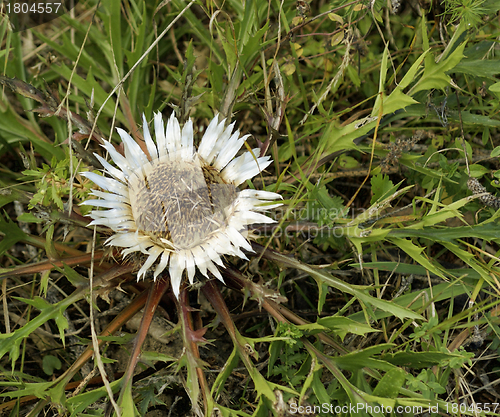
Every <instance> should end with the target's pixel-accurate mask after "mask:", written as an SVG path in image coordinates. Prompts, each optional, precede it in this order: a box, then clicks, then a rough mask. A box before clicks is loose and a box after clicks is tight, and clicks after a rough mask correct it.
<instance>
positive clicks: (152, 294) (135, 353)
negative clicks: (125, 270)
mask: <svg viewBox="0 0 500 417" xmlns="http://www.w3.org/2000/svg"><path fill="white" fill-rule="evenodd" d="M169 286H170V280H169V279H165V278H164V277H162V278H160V279H159V280H157V281H155V282H154V283H153V285H151V287H150V288H149V294H148V300H147V301H146V306H145V307H144V314H143V315H142V320H141V325H140V327H139V330H138V332H137V336H136V338H135V340H134V348H133V350H132V354H131V355H130V359H129V362H128V365H127V370H126V372H125V376H124V378H123V385H122V390H121V393H120V397H122V395H123V393H124V392H125V390H126V387H127V386H128V385H129V383H131V381H132V377H133V376H134V370H135V367H136V366H137V362H138V361H139V356H140V354H141V348H142V345H143V343H144V340H145V339H146V336H147V334H148V331H149V326H150V325H151V321H152V320H153V316H154V313H155V311H156V307H158V304H159V303H160V300H161V298H162V297H163V294H165V291H167V289H168V287H169ZM118 402H120V401H118Z"/></svg>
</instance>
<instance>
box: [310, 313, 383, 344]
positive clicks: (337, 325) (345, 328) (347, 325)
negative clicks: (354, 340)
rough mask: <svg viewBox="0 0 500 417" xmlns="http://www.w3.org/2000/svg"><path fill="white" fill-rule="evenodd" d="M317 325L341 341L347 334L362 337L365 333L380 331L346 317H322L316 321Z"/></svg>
mask: <svg viewBox="0 0 500 417" xmlns="http://www.w3.org/2000/svg"><path fill="white" fill-rule="evenodd" d="M317 323H318V324H320V325H321V326H325V327H327V328H328V329H330V330H331V331H332V332H333V333H335V334H336V335H338V336H339V337H340V338H341V339H342V340H343V339H344V338H345V336H346V335H347V334H348V333H352V334H357V335H360V336H364V335H365V334H367V333H372V332H379V331H380V330H377V329H373V328H372V327H370V325H368V324H365V323H360V322H357V321H354V320H351V319H349V318H347V317H341V316H331V317H322V318H320V319H318V321H317Z"/></svg>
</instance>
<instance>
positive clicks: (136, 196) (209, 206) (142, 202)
mask: <svg viewBox="0 0 500 417" xmlns="http://www.w3.org/2000/svg"><path fill="white" fill-rule="evenodd" d="M129 186H130V204H131V208H132V213H133V216H134V220H135V223H136V225H137V229H138V230H139V231H141V232H143V233H144V234H146V235H148V236H149V237H150V238H151V239H152V241H153V242H154V243H156V244H159V245H160V246H162V247H166V248H169V247H170V248H173V247H175V248H179V249H189V248H192V247H194V246H196V245H198V244H200V243H203V242H204V241H206V240H207V239H208V238H209V237H210V236H211V234H212V233H214V232H216V231H218V230H221V229H223V228H224V227H225V226H226V225H227V223H228V215H230V214H229V213H228V210H227V208H228V207H230V206H231V205H232V204H233V202H234V201H235V200H236V198H237V188H236V187H235V186H234V185H232V184H227V183H225V182H224V181H223V179H222V177H221V176H220V174H219V172H218V171H217V170H215V169H211V168H210V167H202V166H200V163H199V162H198V159H197V158H195V159H194V160H193V161H185V160H184V161H182V160H175V161H170V160H163V161H162V160H156V161H153V162H152V163H150V164H148V166H146V167H142V169H140V170H138V171H137V172H136V175H135V176H134V178H133V179H131V180H130V181H129Z"/></svg>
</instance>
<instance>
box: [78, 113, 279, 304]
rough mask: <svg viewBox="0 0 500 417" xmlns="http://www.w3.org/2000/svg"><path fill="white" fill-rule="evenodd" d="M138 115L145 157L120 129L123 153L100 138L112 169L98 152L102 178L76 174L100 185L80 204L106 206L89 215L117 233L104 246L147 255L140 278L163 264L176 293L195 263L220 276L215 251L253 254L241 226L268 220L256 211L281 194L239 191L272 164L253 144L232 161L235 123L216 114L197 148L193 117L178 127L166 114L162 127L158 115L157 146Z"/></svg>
mask: <svg viewBox="0 0 500 417" xmlns="http://www.w3.org/2000/svg"><path fill="white" fill-rule="evenodd" d="M143 120H144V140H145V144H146V148H147V150H148V153H149V158H148V156H147V155H146V154H145V153H144V152H143V151H142V149H141V147H140V146H139V145H138V144H137V143H136V142H135V141H134V140H133V139H132V137H130V135H129V134H128V133H127V132H125V131H124V130H122V129H118V133H119V135H120V137H121V139H122V141H123V147H124V150H125V156H122V155H121V154H120V153H119V152H118V151H117V150H116V149H115V147H114V146H113V145H112V144H111V143H110V142H106V141H105V142H104V145H103V146H104V148H105V149H106V150H107V151H108V152H109V155H110V156H111V158H112V160H113V161H114V163H115V164H116V167H114V166H113V165H111V164H109V163H108V162H107V161H106V160H105V159H104V158H102V157H100V156H99V155H96V157H97V158H98V159H99V161H100V162H101V164H102V166H103V167H104V172H105V176H101V175H98V174H96V173H92V172H83V173H82V175H83V176H85V177H87V178H88V179H90V180H91V181H93V182H94V183H95V184H96V185H98V186H99V187H100V188H101V189H102V190H104V191H100V190H92V195H94V196H96V197H98V198H99V199H95V200H87V201H85V202H84V203H83V204H86V205H91V206H94V207H99V208H104V209H105V210H93V211H92V212H91V214H90V215H91V217H92V218H93V219H94V220H93V221H92V222H91V223H90V225H100V226H107V227H109V228H111V229H112V230H113V231H114V232H115V234H114V235H112V236H111V237H110V238H109V239H108V240H107V241H106V244H108V245H111V246H117V247H120V248H124V249H123V251H122V254H123V256H126V255H128V254H131V253H133V252H141V253H143V254H145V255H147V258H146V260H145V262H144V264H143V265H142V266H141V268H140V269H139V272H138V274H137V278H138V279H140V278H141V277H143V276H144V274H145V273H146V272H147V271H148V270H149V269H150V268H154V274H153V276H154V279H156V278H157V277H158V275H159V274H160V273H162V272H163V271H164V270H165V269H168V271H169V274H170V279H171V283H172V288H173V291H174V294H175V295H176V296H178V295H179V290H180V285H181V280H182V275H183V273H184V271H186V272H187V277H188V280H189V282H190V283H191V284H192V283H193V279H194V276H195V269H196V268H198V269H199V270H200V272H201V273H202V274H203V275H205V276H206V277H209V275H208V272H207V271H210V272H211V273H212V274H213V275H214V276H215V277H217V278H218V279H220V280H221V281H223V279H222V276H221V273H220V271H219V269H218V268H217V266H216V265H219V266H221V267H224V265H223V263H222V260H221V255H233V256H239V257H240V258H243V259H247V258H246V256H245V254H244V253H243V252H242V250H241V249H245V250H247V251H252V247H251V245H250V244H249V242H248V240H247V237H248V233H247V226H248V225H250V224H254V223H273V222H274V220H272V219H271V218H269V217H267V216H266V215H264V214H262V213H263V212H265V211H266V210H268V209H272V208H275V207H278V206H280V205H281V203H272V204H269V202H271V201H273V200H277V199H280V198H281V197H280V195H279V194H276V193H272V192H269V191H256V190H251V189H247V190H243V191H240V190H239V189H238V188H237V187H238V185H240V184H241V183H243V182H244V181H246V180H248V179H250V178H252V177H254V176H255V175H257V174H259V173H260V172H261V171H262V170H263V169H265V168H266V167H267V166H268V165H269V164H270V163H271V162H272V161H271V160H270V157H268V156H265V157H259V156H258V155H259V149H253V150H252V151H251V152H249V151H247V152H245V153H243V154H242V155H241V156H238V157H236V158H235V156H236V154H237V153H238V151H239V150H240V149H241V147H242V145H243V143H244V142H245V140H246V139H247V138H248V135H246V136H243V137H241V138H240V137H239V135H240V133H239V131H238V130H236V131H235V132H234V133H233V128H234V123H233V124H231V125H230V126H229V127H227V128H224V122H225V121H224V120H222V121H221V122H220V123H219V122H218V117H217V116H216V117H215V118H214V119H213V120H212V121H211V122H210V124H209V126H208V128H207V130H206V132H205V134H204V135H203V138H202V140H201V143H200V146H199V147H198V150H197V151H196V149H195V147H194V145H193V123H192V122H191V121H188V122H187V123H186V124H185V125H184V127H183V129H181V128H180V125H179V122H178V121H177V119H176V118H175V117H174V115H173V114H172V116H171V117H170V120H169V121H168V122H167V126H166V129H165V127H164V124H163V119H162V116H161V114H160V113H157V114H156V115H155V117H154V127H155V136H156V144H155V142H153V139H152V138H151V134H150V131H149V128H148V125H147V122H146V119H145V117H144V116H143Z"/></svg>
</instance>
